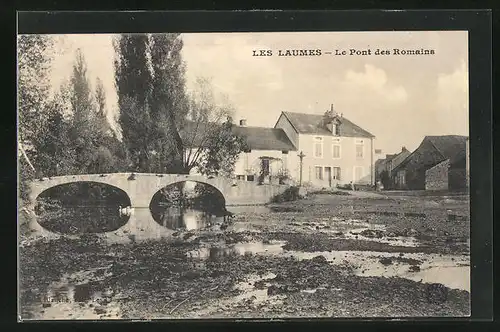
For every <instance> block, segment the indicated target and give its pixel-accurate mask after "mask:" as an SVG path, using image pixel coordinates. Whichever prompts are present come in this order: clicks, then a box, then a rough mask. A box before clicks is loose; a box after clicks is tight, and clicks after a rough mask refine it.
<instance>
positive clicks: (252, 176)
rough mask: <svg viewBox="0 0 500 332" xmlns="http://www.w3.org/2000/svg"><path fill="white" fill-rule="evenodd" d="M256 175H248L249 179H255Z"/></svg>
mask: <svg viewBox="0 0 500 332" xmlns="http://www.w3.org/2000/svg"><path fill="white" fill-rule="evenodd" d="M254 180H255V176H254V175H247V181H254Z"/></svg>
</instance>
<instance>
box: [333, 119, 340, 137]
mask: <svg viewBox="0 0 500 332" xmlns="http://www.w3.org/2000/svg"><path fill="white" fill-rule="evenodd" d="M332 125H333V126H332V134H334V135H335V136H340V123H338V122H337V121H333V123H332Z"/></svg>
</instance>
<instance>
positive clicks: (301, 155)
mask: <svg viewBox="0 0 500 332" xmlns="http://www.w3.org/2000/svg"><path fill="white" fill-rule="evenodd" d="M305 156H306V155H305V154H304V153H303V152H302V151H300V153H299V155H298V157H299V158H300V174H299V187H301V186H302V159H304V157H305Z"/></svg>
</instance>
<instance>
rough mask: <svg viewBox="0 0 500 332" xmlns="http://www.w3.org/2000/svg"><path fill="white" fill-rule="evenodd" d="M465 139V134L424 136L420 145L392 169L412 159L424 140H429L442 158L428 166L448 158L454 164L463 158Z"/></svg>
mask: <svg viewBox="0 0 500 332" xmlns="http://www.w3.org/2000/svg"><path fill="white" fill-rule="evenodd" d="M466 140H467V136H460V135H443V136H425V137H424V139H423V140H422V143H420V146H419V147H418V148H417V149H415V150H414V151H413V152H412V153H411V154H410V155H408V157H406V158H405V159H404V160H403V161H402V162H401V163H400V164H399V165H398V166H396V167H395V168H394V169H393V172H397V171H398V170H400V169H401V168H402V167H404V166H405V165H406V164H407V163H408V162H409V161H410V160H411V159H412V157H413V155H414V154H415V153H416V152H418V151H419V150H421V148H422V146H423V143H424V142H425V141H428V142H430V143H431V144H432V145H433V146H434V148H435V149H436V150H437V151H438V152H439V154H440V155H441V156H442V159H441V160H439V161H438V162H437V163H434V164H433V165H428V166H435V165H437V164H438V163H440V162H443V161H445V160H450V165H454V164H456V163H458V162H460V161H462V160H464V159H465V153H466V152H465V147H466Z"/></svg>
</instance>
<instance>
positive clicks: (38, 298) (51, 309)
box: [20, 195, 470, 319]
mask: <svg viewBox="0 0 500 332" xmlns="http://www.w3.org/2000/svg"><path fill="white" fill-rule="evenodd" d="M464 205H466V204H463V201H462V202H461V201H459V200H457V199H456V198H455V199H453V200H450V199H447V198H443V197H439V198H428V197H424V198H422V197H396V198H392V197H389V198H387V197H374V198H362V199H361V198H357V197H350V196H340V195H314V196H312V197H309V198H307V199H304V200H300V201H296V202H291V203H282V204H279V205H273V206H272V207H273V208H274V212H273V210H271V207H268V208H266V209H257V208H256V209H255V210H251V209H247V210H246V211H239V212H238V211H236V217H235V218H234V220H233V222H232V223H231V224H230V225H229V227H227V228H224V229H221V227H220V226H221V225H217V224H215V225H211V226H210V227H205V228H201V229H197V230H189V231H188V230H182V229H181V230H178V231H177V232H176V233H175V236H172V237H169V238H164V239H160V240H151V241H141V242H134V241H133V240H132V239H131V240H129V241H128V242H127V243H109V242H106V241H104V240H103V238H102V237H101V236H94V235H88V236H79V237H77V238H73V239H70V238H67V237H61V238H59V239H57V240H51V241H49V240H40V241H35V242H31V243H30V242H26V245H24V246H23V247H21V248H20V289H21V294H20V305H21V317H22V318H23V319H118V318H129V319H141V318H143V319H155V318H192V317H203V318H212V317H226V318H233V317H237V318H245V317H261V318H267V317H353V316H362V317H378V316H395V317H403V316H467V315H468V314H469V273H470V269H469V265H470V263H469V247H468V243H469V237H468V234H469V221H468V219H467V220H463V219H460V218H458V219H459V220H455V221H453V222H450V221H448V218H447V215H448V214H449V213H450V211H453V213H455V214H457V215H460V216H462V215H465V216H466V215H468V212H467V209H468V207H467V206H465V207H464ZM282 211H285V212H282ZM391 213H392V214H391ZM405 213H412V214H410V215H407V216H405Z"/></svg>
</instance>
